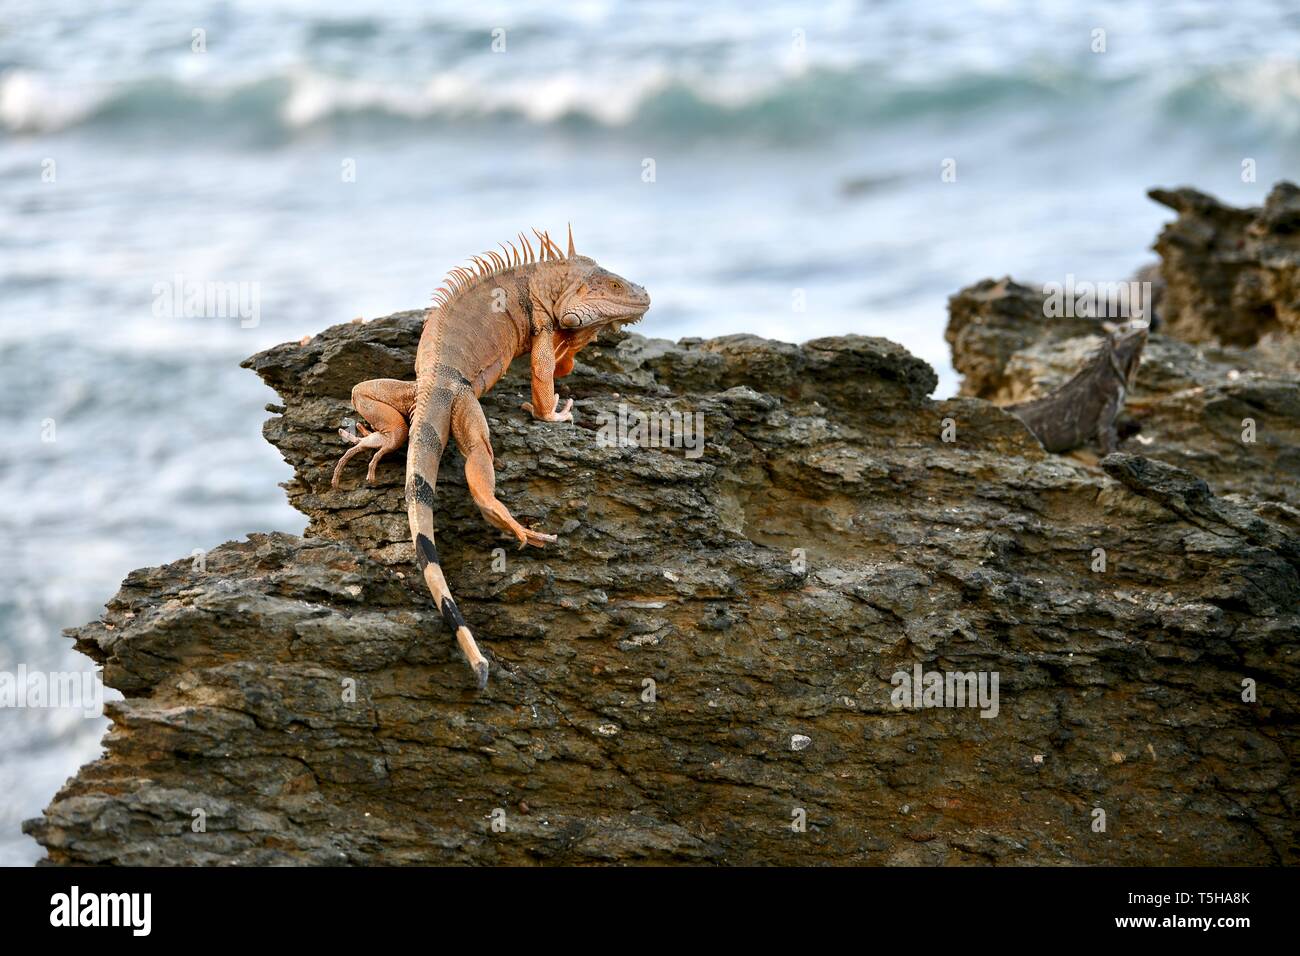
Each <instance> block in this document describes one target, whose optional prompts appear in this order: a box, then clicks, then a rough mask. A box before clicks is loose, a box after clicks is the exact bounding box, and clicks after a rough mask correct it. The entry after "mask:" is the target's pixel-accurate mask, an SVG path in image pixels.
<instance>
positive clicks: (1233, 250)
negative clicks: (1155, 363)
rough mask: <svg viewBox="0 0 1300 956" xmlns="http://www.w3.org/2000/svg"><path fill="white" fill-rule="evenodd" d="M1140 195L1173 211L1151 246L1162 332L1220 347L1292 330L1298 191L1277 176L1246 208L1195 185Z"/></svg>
mask: <svg viewBox="0 0 1300 956" xmlns="http://www.w3.org/2000/svg"><path fill="white" fill-rule="evenodd" d="M1148 195H1150V197H1151V198H1152V199H1154V200H1155V201H1156V202H1158V203H1161V204H1162V205H1165V206H1168V207H1169V208H1170V209H1172V210H1174V211H1175V212H1176V213H1178V218H1177V219H1176V220H1174V221H1173V222H1171V223H1170V224H1169V225H1167V226H1166V227H1165V228H1164V231H1162V232H1161V233H1160V237H1159V238H1158V239H1157V240H1156V246H1155V248H1156V252H1158V253H1159V254H1160V258H1161V273H1162V274H1163V276H1164V279H1165V281H1166V282H1167V283H1168V287H1169V296H1168V299H1167V301H1166V302H1165V303H1164V308H1163V309H1162V318H1163V319H1164V321H1165V322H1166V323H1167V326H1168V327H1167V329H1166V331H1167V332H1168V333H1169V334H1171V335H1174V336H1176V337H1178V338H1180V339H1183V340H1184V341H1187V342H1193V343H1202V342H1213V343H1223V344H1227V345H1253V344H1255V343H1256V342H1258V341H1259V340H1260V339H1261V338H1265V337H1268V336H1270V335H1274V334H1276V333H1278V332H1282V333H1285V334H1287V335H1290V336H1296V335H1300V189H1297V188H1296V186H1295V185H1293V184H1292V183H1288V182H1280V183H1278V184H1277V185H1276V186H1274V187H1273V189H1272V191H1271V192H1270V193H1269V194H1268V198H1267V199H1266V200H1265V201H1264V205H1263V206H1262V207H1252V208H1248V209H1238V208H1236V207H1234V206H1229V205H1226V204H1224V203H1221V202H1219V201H1218V200H1217V199H1215V198H1213V197H1212V196H1207V195H1205V194H1204V193H1201V192H1197V191H1196V190H1195V189H1187V188H1182V189H1153V190H1151V192H1150V193H1149V194H1148Z"/></svg>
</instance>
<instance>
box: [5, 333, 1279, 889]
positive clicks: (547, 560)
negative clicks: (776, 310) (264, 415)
mask: <svg viewBox="0 0 1300 956" xmlns="http://www.w3.org/2000/svg"><path fill="white" fill-rule="evenodd" d="M418 324H419V315H418V314H416V313H404V314H401V315H396V316H390V317H389V318H386V319H381V320H377V321H374V322H370V323H368V324H365V325H341V326H335V327H333V328H331V329H328V330H327V331H325V332H324V333H322V334H321V335H319V336H317V337H316V338H315V339H314V340H312V341H311V342H310V343H309V344H308V345H306V346H302V347H300V346H296V345H292V346H288V345H287V346H281V347H279V348H276V349H272V350H270V351H268V352H265V353H262V354H261V355H258V356H255V357H254V358H253V359H252V360H250V363H249V364H251V365H252V367H253V368H255V369H256V370H257V371H258V373H259V374H260V375H261V376H262V377H263V378H264V379H265V380H266V381H268V382H270V383H271V384H272V385H274V386H275V387H276V389H277V390H278V391H279V392H280V394H281V396H282V402H283V407H282V409H280V408H277V409H276V410H277V411H278V414H276V415H275V416H274V417H272V418H271V419H270V420H269V421H268V422H267V425H266V428H265V433H266V435H267V437H268V438H269V439H270V440H271V441H272V442H273V443H274V444H275V445H276V446H277V447H278V448H280V450H281V451H282V452H283V454H284V455H285V458H286V459H287V460H288V461H289V462H290V463H291V464H292V465H293V467H294V470H295V476H294V478H293V479H292V481H290V482H289V483H288V485H287V490H288V493H289V496H290V499H291V500H292V501H293V503H294V504H295V505H296V506H297V507H299V508H300V509H302V510H303V511H304V512H306V513H307V514H308V515H309V516H310V519H311V524H310V528H309V530H308V537H307V538H305V539H300V538H295V537H292V536H287V535H278V534H277V535H254V536H252V537H250V539H249V540H248V541H246V542H239V543H234V542H232V543H229V544H226V545H223V546H222V547H220V548H217V549H215V550H214V551H213V552H212V553H211V554H209V555H208V556H207V561H206V570H205V571H203V572H198V571H196V570H194V568H193V563H192V562H191V561H190V559H188V558H186V559H185V560H183V561H180V562H177V563H175V564H172V565H169V566H166V567H163V568H156V569H149V570H145V571H140V572H136V573H135V574H133V575H131V576H130V577H129V578H128V579H127V581H126V583H125V584H124V586H123V589H122V591H121V592H120V593H119V595H118V596H117V597H116V598H115V599H114V600H113V601H112V602H111V603H110V604H109V606H108V610H107V613H106V614H105V616H104V619H103V621H101V622H99V623H95V624H91V625H87V626H86V627H83V628H80V629H77V630H76V631H75V632H74V635H73V636H74V637H75V638H76V640H77V645H78V647H79V648H81V649H82V650H83V651H85V652H86V653H88V654H89V655H91V656H92V657H93V658H95V659H96V660H98V661H101V662H102V663H103V664H104V675H105V680H106V682H107V683H109V684H111V685H113V686H115V687H118V688H119V689H121V690H122V691H123V693H124V694H125V695H126V699H125V700H124V701H122V702H120V703H118V704H116V705H112V708H111V712H110V713H111V716H112V717H113V719H114V726H113V729H112V731H111V732H110V733H109V735H108V737H107V740H106V747H107V753H106V754H105V756H104V757H103V758H102V759H100V760H98V761H96V762H95V763H93V764H91V765H89V766H88V767H86V768H84V769H83V770H82V771H81V773H80V774H78V776H77V777H76V778H74V779H73V780H71V781H70V782H69V783H68V784H67V785H66V786H65V787H64V788H63V790H62V791H61V792H60V793H59V794H58V795H57V796H56V798H55V799H54V801H53V803H52V804H51V805H50V807H49V808H48V810H47V811H46V813H45V815H44V817H42V818H40V819H38V820H36V821H32V822H31V823H30V824H29V830H28V832H30V833H32V834H33V835H34V836H35V837H36V838H37V839H38V840H39V841H40V842H41V843H42V844H43V845H44V846H45V847H46V848H47V850H48V853H49V859H50V861H51V862H54V863H334V862H350V863H437V862H468V863H534V862H547V863H580V862H603V863H635V862H673V861H677V862H709V863H867V864H912V863H946V864H962V863H970V864H984V863H1039V864H1046V863H1094V864H1102V863H1107V864H1135V865H1138V864H1168V863H1181V864H1192V863H1234V864H1246V863H1255V864H1266V863H1295V862H1297V858H1298V857H1300V850H1298V849H1297V840H1296V825H1295V813H1296V805H1297V799H1298V798H1300V793H1298V792H1297V783H1296V779H1297V778H1296V774H1295V767H1296V756H1297V731H1296V727H1297V714H1300V706H1298V705H1300V700H1298V699H1297V690H1296V688H1297V687H1298V686H1300V683H1298V681H1297V678H1298V677H1300V674H1297V656H1296V653H1297V643H1298V642H1297V625H1298V624H1300V612H1298V611H1297V598H1298V597H1300V564H1298V559H1297V551H1296V540H1295V534H1294V526H1292V527H1290V528H1288V527H1287V526H1286V523H1285V521H1284V520H1283V519H1282V517H1280V513H1279V512H1278V510H1277V508H1278V507H1280V506H1275V508H1274V512H1272V513H1269V512H1267V510H1266V509H1264V508H1263V506H1262V505H1260V504H1259V503H1258V502H1257V501H1255V500H1254V499H1252V500H1249V501H1247V500H1241V501H1225V500H1223V499H1221V498H1218V497H1216V496H1215V494H1214V492H1213V491H1212V490H1211V486H1207V485H1206V484H1205V482H1203V481H1201V480H1200V479H1198V478H1197V477H1196V476H1195V475H1193V474H1190V473H1188V472H1186V471H1184V470H1180V469H1179V468H1176V467H1174V466H1173V465H1172V464H1162V463H1157V462H1152V461H1148V460H1145V459H1142V458H1139V457H1134V456H1132V455H1116V456H1111V457H1110V458H1107V459H1106V460H1105V462H1104V465H1105V470H1104V471H1103V470H1100V469H1097V468H1090V467H1086V466H1085V465H1083V464H1081V463H1079V462H1076V461H1073V460H1070V459H1068V458H1061V457H1057V456H1051V455H1047V454H1046V453H1044V452H1043V451H1042V449H1041V448H1040V447H1039V445H1038V443H1037V442H1036V441H1035V440H1034V439H1033V438H1032V436H1030V435H1029V433H1028V432H1026V431H1025V430H1024V428H1023V426H1021V425H1020V423H1019V422H1018V421H1017V420H1016V419H1015V418H1014V417H1012V416H1011V415H1009V414H1007V413H1005V412H1002V411H1001V410H999V409H998V408H996V407H995V406H993V405H991V404H989V403H988V402H986V401H983V400H981V399H978V398H958V399H954V400H951V401H943V402H935V401H931V400H930V399H929V398H927V395H928V394H929V392H930V391H931V389H932V388H933V387H934V383H935V378H934V375H933V372H932V371H931V370H930V369H929V368H928V367H927V366H926V365H925V364H924V363H922V362H921V361H919V360H917V359H915V358H913V357H912V356H910V355H908V354H907V353H906V352H905V351H904V350H902V349H901V348H900V347H898V346H896V345H894V344H892V343H889V342H886V341H883V340H880V339H866V338H859V337H844V338H833V339H820V340H816V341H814V342H810V343H808V344H806V345H804V346H802V347H796V346H790V345H782V344H779V343H773V342H766V341H763V340H761V339H756V338H753V337H750V336H733V337H728V338H723V339H714V340H709V341H699V340H686V341H684V342H681V343H678V344H676V345H674V344H671V343H668V342H663V341H657V340H647V339H643V338H640V337H636V336H627V337H624V338H622V339H620V340H618V341H616V342H613V343H604V344H601V343H598V346H599V347H593V348H591V349H589V350H587V351H584V353H583V355H582V356H581V359H582V361H580V362H579V364H578V366H577V369H576V371H575V372H574V374H573V375H572V376H571V377H569V378H568V379H565V380H564V387H563V391H565V392H566V393H568V394H569V395H571V396H572V397H574V398H575V399H576V402H575V412H576V416H577V420H578V424H577V426H548V425H542V424H538V423H535V422H532V421H530V420H527V418H526V416H525V414H524V413H523V412H521V411H519V410H518V406H519V403H520V402H521V401H522V400H523V399H524V398H526V380H525V379H524V378H523V377H522V376H521V375H520V374H519V371H520V370H519V369H516V370H515V371H512V373H511V374H510V376H508V377H507V378H506V379H504V380H503V381H502V382H501V383H500V384H499V385H498V387H497V389H496V390H495V391H494V392H493V393H491V394H490V395H489V396H488V397H487V401H486V403H485V405H486V409H487V413H488V417H489V419H490V421H491V423H492V430H493V440H494V445H495V449H496V454H497V466H498V471H499V476H500V477H499V481H498V493H499V494H500V496H501V498H502V500H504V501H505V502H506V503H507V504H508V505H509V506H510V507H511V508H512V509H513V510H514V512H515V513H516V514H517V515H519V516H521V518H522V519H523V520H525V522H526V523H531V524H535V525H536V526H538V527H540V528H542V529H543V530H547V531H552V532H557V533H558V534H559V536H560V538H559V541H558V542H557V543H556V544H555V545H553V546H551V547H549V548H547V549H545V550H542V551H533V550H530V551H528V552H525V553H520V552H516V551H515V550H513V548H512V547H511V545H510V543H509V542H507V541H504V540H502V539H501V538H500V537H499V536H498V535H497V533H496V532H495V531H493V530H492V529H490V528H489V527H488V526H487V525H486V524H485V523H484V522H483V520H482V519H481V517H480V516H479V514H478V512H477V510H476V509H475V508H474V507H473V505H472V504H471V503H470V501H469V498H468V495H467V493H466V491H465V488H464V481H463V478H462V473H461V470H460V461H459V459H458V457H457V456H455V455H454V454H451V455H449V456H448V458H447V459H446V460H444V463H443V468H442V472H441V475H440V483H439V490H438V493H439V509H440V516H439V536H440V537H439V542H438V544H439V550H440V552H441V554H442V556H443V561H444V566H445V568H446V570H447V575H448V579H449V580H450V582H451V586H452V589H453V591H454V592H455V593H456V595H457V598H458V600H459V602H460V604H461V607H462V609H463V610H464V613H465V616H466V618H467V619H468V620H469V621H470V622H471V624H472V625H474V627H475V629H476V632H477V634H478V635H479V638H480V643H481V644H482V646H483V647H484V649H485V651H486V652H487V653H488V654H489V655H490V656H492V658H493V659H494V665H495V666H494V670H493V682H492V683H491V685H490V686H489V688H488V689H487V691H486V692H484V693H482V694H479V693H476V692H475V691H474V689H473V681H472V678H471V676H470V675H469V673H468V671H467V670H466V668H465V667H464V664H463V663H462V662H461V660H460V659H459V657H458V654H457V652H456V651H455V648H454V646H453V645H452V642H451V640H450V638H449V636H448V635H447V634H446V633H445V631H444V629H443V627H442V625H441V623H440V621H439V619H438V615H437V613H436V611H435V609H434V608H433V607H432V602H431V600H430V599H429V597H428V595H427V594H426V593H424V591H423V589H422V587H421V586H420V585H419V581H418V578H417V575H416V574H415V573H414V564H413V561H412V556H411V548H410V544H409V542H408V541H407V534H408V531H407V527H406V518H405V513H404V510H403V502H402V475H403V465H404V462H403V460H402V458H401V456H400V455H395V456H393V457H392V458H391V460H386V461H385V463H384V464H383V465H382V466H381V467H380V469H379V481H378V483H377V484H376V485H375V486H373V487H367V486H366V485H365V484H364V483H363V473H364V468H362V467H360V466H358V467H357V468H356V469H355V470H354V471H353V472H350V473H349V474H348V476H347V477H346V478H345V481H344V487H343V488H342V489H341V490H340V491H338V492H331V491H330V489H329V472H330V469H331V467H332V465H333V462H334V460H335V459H336V457H337V456H338V455H339V454H340V453H341V451H342V450H343V447H344V446H343V445H342V443H341V442H340V441H339V439H338V437H337V435H336V434H335V429H337V428H338V427H339V425H340V424H341V422H342V420H343V419H344V418H345V417H347V416H348V415H350V414H352V413H351V411H350V409H349V407H348V402H347V397H348V393H349V390H350V388H351V386H352V385H353V384H354V383H355V382H357V381H359V380H361V379H363V378H369V377H378V376H394V377H409V370H410V368H411V363H412V358H413V351H414V347H415V341H416V336H417V331H418ZM1013 326H1014V327H1016V328H1019V325H1017V324H1015V323H1013ZM972 338H975V339H978V336H972ZM992 364H996V363H992ZM620 402H624V403H627V404H628V405H629V406H631V407H632V408H636V409H643V410H653V411H662V410H666V409H669V408H672V409H677V410H679V411H683V412H688V413H693V412H700V413H702V414H703V416H704V422H705V425H704V428H705V437H706V439H707V445H706V446H705V448H704V451H703V454H702V455H701V456H700V457H698V458H688V457H686V456H685V454H684V453H683V451H682V450H681V449H671V448H634V447H606V445H605V443H603V442H601V441H600V440H598V432H597V427H598V418H597V415H598V413H602V412H605V413H608V412H614V411H616V410H617V406H618V404H619V403H620ZM1171 407H1174V406H1171ZM1188 407H1192V406H1188ZM1171 414H1172V413H1171ZM945 420H948V425H949V428H950V429H951V428H952V427H955V429H956V440H955V441H953V442H946V441H944V440H943V439H942V438H941V433H942V431H943V429H944V422H945ZM1145 427H1146V426H1145V425H1144V428H1145ZM1187 427H1188V428H1189V429H1192V428H1194V427H1195V426H1194V425H1193V424H1190V423H1188V424H1187ZM1261 447H1262V446H1258V445H1257V446H1255V447H1254V449H1252V450H1250V451H1247V452H1243V454H1244V455H1245V456H1246V457H1244V458H1242V461H1250V460H1251V459H1250V458H1249V455H1250V454H1252V453H1259V451H1260V449H1261ZM1253 467H1254V468H1255V469H1256V470H1259V471H1266V470H1269V469H1275V468H1277V467H1278V466H1277V464H1276V462H1275V461H1272V460H1268V459H1266V458H1263V457H1261V458H1260V459H1259V460H1258V461H1256V462H1255V463H1254V466H1253ZM1212 484H1213V483H1212ZM1214 487H1216V488H1217V486H1214ZM497 548H504V549H505V550H504V551H501V552H495V553H494V549H497ZM1097 549H1104V551H1105V569H1104V570H1094V568H1097V567H1099V566H1100V565H1099V554H1100V552H1099V551H1098V550H1097ZM502 561H504V563H502ZM918 664H919V665H921V667H922V668H923V669H924V670H927V671H929V670H935V671H963V672H996V673H997V674H998V675H999V680H1000V683H999V692H1000V693H999V708H998V711H997V714H996V716H992V717H990V718H987V719H986V718H982V717H981V716H980V714H979V712H978V711H977V710H976V709H972V708H953V707H948V708H928V709H920V710H908V709H901V710H900V709H896V708H895V707H894V706H893V704H892V702H891V693H892V692H893V691H894V690H895V686H894V683H893V678H894V675H895V674H896V673H898V672H906V673H909V674H910V673H912V671H913V667H914V666H915V665H918ZM1243 681H1249V682H1251V683H1252V684H1253V685H1254V686H1255V687H1256V688H1257V691H1256V692H1257V695H1258V696H1257V700H1252V702H1246V701H1243ZM352 691H354V694H355V697H354V699H351V698H350V697H349V693H350V692H352ZM199 810H201V811H203V820H204V825H205V831H204V832H197V833H196V832H194V827H193V823H194V820H195V819H196V816H195V813H196V811H199ZM1097 810H1102V811H1104V813H1105V828H1104V830H1103V831H1100V832H1099V831H1097V830H1095V829H1094V824H1095V821H1096V820H1097V819H1098V817H1097V815H1096V811H1097ZM801 821H806V830H805V831H804V832H800V831H799V827H798V826H797V825H798V824H799V823H800V822H801Z"/></svg>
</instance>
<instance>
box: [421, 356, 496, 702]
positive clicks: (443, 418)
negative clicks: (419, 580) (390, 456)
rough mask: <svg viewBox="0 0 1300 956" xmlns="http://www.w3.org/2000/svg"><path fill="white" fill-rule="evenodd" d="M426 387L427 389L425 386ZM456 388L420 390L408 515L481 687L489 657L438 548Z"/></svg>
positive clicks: (429, 579) (442, 606) (427, 573)
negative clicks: (438, 499) (436, 527)
mask: <svg viewBox="0 0 1300 956" xmlns="http://www.w3.org/2000/svg"><path fill="white" fill-rule="evenodd" d="M421 391H422V392H423V391H424V390H421ZM453 397H454V396H453V392H452V389H451V388H448V387H446V386H444V385H443V384H442V383H439V382H435V383H434V384H433V386H432V387H431V388H429V389H428V390H427V393H426V394H421V393H417V395H416V404H415V409H414V411H413V412H412V414H411V440H410V445H409V447H408V449H407V456H406V515H407V518H408V519H409V520H410V523H411V540H412V541H414V542H415V559H416V561H418V562H419V565H420V573H421V574H423V575H424V583H425V584H427V585H428V587H429V591H430V593H432V594H433V599H434V601H435V602H437V604H438V609H439V610H440V611H441V612H442V619H443V620H444V621H446V622H447V626H448V627H449V628H451V631H452V633H453V634H454V635H455V636H456V643H457V644H458V645H460V649H461V653H463V654H464V655H465V660H467V661H468V662H469V666H470V667H472V668H473V669H474V676H475V677H476V678H477V679H478V686H479V690H482V689H483V688H484V687H486V686H487V682H488V662H487V658H485V657H484V656H483V654H482V653H481V652H480V651H479V649H478V645H477V644H476V643H474V635H473V634H472V633H470V629H469V628H468V627H467V626H466V624H465V618H463V617H461V614H460V608H458V607H457V606H456V601H455V599H454V598H453V597H452V596H451V589H450V588H448V587H447V579H446V578H445V577H443V574H442V565H441V563H440V562H439V561H438V549H437V548H436V547H434V544H433V490H434V486H435V485H436V484H437V483H438V463H439V462H440V461H441V459H442V452H443V449H444V448H446V446H447V435H448V433H449V432H450V430H451V402H452V398H453Z"/></svg>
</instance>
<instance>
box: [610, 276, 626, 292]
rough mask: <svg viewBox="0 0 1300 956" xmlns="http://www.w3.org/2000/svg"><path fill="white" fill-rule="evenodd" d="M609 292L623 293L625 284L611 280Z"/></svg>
mask: <svg viewBox="0 0 1300 956" xmlns="http://www.w3.org/2000/svg"><path fill="white" fill-rule="evenodd" d="M609 291H610V292H622V291H623V283H621V282H619V281H618V280H617V279H610V280H609Z"/></svg>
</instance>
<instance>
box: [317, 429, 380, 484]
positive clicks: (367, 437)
mask: <svg viewBox="0 0 1300 956" xmlns="http://www.w3.org/2000/svg"><path fill="white" fill-rule="evenodd" d="M356 428H357V431H358V432H360V433H361V434H360V435H355V434H353V433H352V432H350V431H348V430H347V429H346V428H340V429H339V437H340V438H342V439H343V440H344V441H346V442H349V443H350V444H351V445H352V447H351V448H349V449H348V450H347V451H345V452H344V453H343V457H342V458H340V459H339V463H338V464H337V465H335V466H334V475H333V477H332V478H330V487H331V488H334V489H337V488H338V486H339V478H340V477H342V475H343V468H344V466H345V465H347V463H348V461H349V460H350V459H351V458H352V457H353V456H354V455H356V454H358V453H359V452H361V451H362V450H363V449H365V448H377V449H378V451H376V452H375V454H374V455H373V456H372V457H371V459H370V467H369V468H368V469H366V481H370V482H373V481H374V480H375V469H376V468H377V467H379V460H380V459H381V458H383V457H384V455H385V453H386V452H387V451H388V449H387V448H386V447H384V444H385V441H384V436H383V435H382V434H380V433H379V432H376V431H371V430H370V429H369V428H367V427H366V426H365V425H363V424H361V423H360V422H357V424H356Z"/></svg>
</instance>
